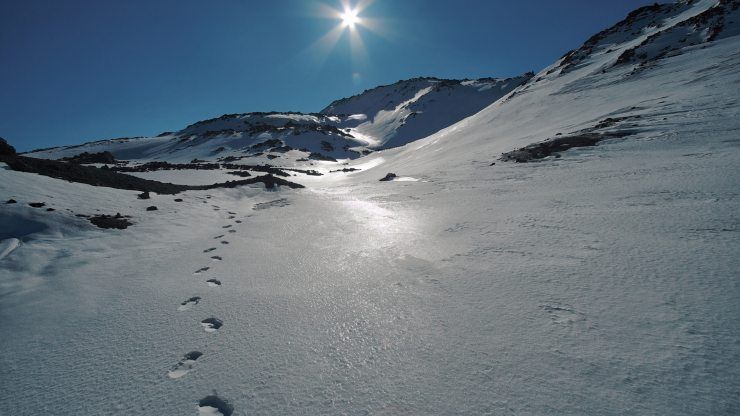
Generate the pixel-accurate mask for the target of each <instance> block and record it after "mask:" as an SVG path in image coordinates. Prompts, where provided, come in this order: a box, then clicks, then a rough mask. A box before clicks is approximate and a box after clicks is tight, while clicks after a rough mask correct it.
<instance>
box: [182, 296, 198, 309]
mask: <svg viewBox="0 0 740 416" xmlns="http://www.w3.org/2000/svg"><path fill="white" fill-rule="evenodd" d="M198 302H200V296H193V297H192V298H190V299H188V300H186V301H183V302H182V303H180V306H178V307H177V310H178V311H186V310H188V309H190V308H192V307H193V306H195V305H197V304H198Z"/></svg>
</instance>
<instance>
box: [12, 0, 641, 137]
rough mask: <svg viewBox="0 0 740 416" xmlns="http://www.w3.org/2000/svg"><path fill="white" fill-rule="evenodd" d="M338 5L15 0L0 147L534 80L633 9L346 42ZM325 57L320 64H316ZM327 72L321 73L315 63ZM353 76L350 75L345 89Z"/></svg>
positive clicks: (429, 19) (514, 6)
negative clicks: (384, 90)
mask: <svg viewBox="0 0 740 416" xmlns="http://www.w3.org/2000/svg"><path fill="white" fill-rule="evenodd" d="M321 3H323V4H327V5H330V6H333V7H335V8H339V7H340V6H339V3H338V1H337V0H327V1H324V2H310V1H298V0H271V1H267V0H265V1H256V0H250V1H247V0H213V1H206V0H64V1H60V0H23V1H9V0H8V1H5V0H3V1H1V2H0V136H2V137H5V138H6V139H7V140H8V141H9V142H10V143H11V144H13V145H15V146H16V147H17V148H18V149H19V150H29V149H32V148H37V147H46V146H53V145H61V144H75V143H81V142H83V141H89V140H97V139H103V138H113V137H124V136H143V135H154V134H157V133H160V132H162V131H166V130H178V129H180V128H183V127H184V126H185V125H187V124H190V123H192V122H194V121H198V120H202V119H205V118H210V117H213V116H218V115H221V114H224V113H238V112H248V111H270V110H296V111H319V110H321V109H322V108H323V107H324V106H326V105H328V104H329V103H330V102H331V101H332V100H334V99H337V98H341V97H344V96H349V95H353V94H356V93H358V92H361V91H363V90H364V89H367V88H371V87H374V86H376V85H380V84H388V83H392V82H395V81H397V80H399V79H406V78H411V77H415V76H437V77H445V78H466V77H467V78H475V77H486V76H495V77H507V76H514V75H518V74H520V73H523V72H526V71H529V70H534V71H538V70H540V69H542V68H543V67H545V66H547V65H549V64H550V63H552V62H553V61H554V60H556V59H557V58H559V57H560V56H561V55H562V54H563V53H565V52H566V51H568V50H569V49H572V48H575V47H577V46H579V45H580V44H581V43H583V41H585V40H586V39H587V38H588V37H589V36H591V35H592V34H594V33H596V32H597V31H599V30H601V29H603V28H605V27H607V26H610V25H611V24H613V23H615V22H617V21H618V20H620V19H622V18H623V17H624V16H625V15H626V14H627V13H628V12H629V11H631V10H632V9H634V8H636V7H638V6H641V5H644V4H649V3H652V1H640V0H619V1H614V0H563V1H552V0H530V1H524V0H516V1H514V0H508V1H495V0H457V1H450V0H375V1H374V2H373V3H372V4H371V5H370V6H369V7H368V8H367V9H365V11H364V12H363V13H362V14H361V16H364V17H372V18H374V19H377V20H378V21H380V22H382V25H383V28H384V30H383V31H382V34H381V35H378V34H375V33H374V32H372V31H369V30H366V29H363V28H362V27H360V28H358V33H359V34H360V36H361V37H362V39H363V41H364V44H365V49H366V57H365V59H362V60H358V59H351V52H350V45H349V41H348V37H347V36H346V33H345V36H343V37H342V38H341V39H340V40H339V42H338V44H337V46H336V48H335V49H334V50H333V52H332V53H331V54H329V55H328V56H322V53H321V52H320V50H319V49H318V48H311V47H310V46H311V45H312V44H313V43H314V42H316V41H317V40H318V39H319V38H321V37H322V36H324V35H325V34H326V33H328V32H329V31H330V30H331V29H332V28H333V27H335V26H336V25H337V24H338V20H334V19H322V18H320V17H318V16H317V10H320V7H319V4H321ZM324 58H325V60H324ZM322 61H323V62H322ZM353 74H355V75H354V76H353Z"/></svg>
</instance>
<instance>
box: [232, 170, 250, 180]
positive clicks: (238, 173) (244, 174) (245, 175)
mask: <svg viewBox="0 0 740 416" xmlns="http://www.w3.org/2000/svg"><path fill="white" fill-rule="evenodd" d="M227 173H228V174H229V175H235V176H241V177H242V178H248V177H250V176H252V174H251V173H249V172H247V171H246V170H232V171H231V172H227Z"/></svg>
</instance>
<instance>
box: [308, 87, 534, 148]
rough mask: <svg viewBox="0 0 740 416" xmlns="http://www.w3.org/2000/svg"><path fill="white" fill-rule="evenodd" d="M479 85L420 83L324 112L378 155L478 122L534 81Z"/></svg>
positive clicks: (335, 104) (343, 101)
mask: <svg viewBox="0 0 740 416" xmlns="http://www.w3.org/2000/svg"><path fill="white" fill-rule="evenodd" d="M532 75H533V74H525V75H522V76H520V77H515V78H507V79H495V78H484V79H477V80H462V81H460V80H442V79H437V78H416V79H411V80H407V81H398V82H397V83H395V84H391V85H384V86H381V87H377V88H373V89H371V90H367V91H365V92H363V93H362V94H359V95H356V96H354V97H350V98H344V99H341V100H337V101H335V102H333V103H331V104H330V105H329V106H328V107H326V108H325V109H324V110H322V111H321V112H322V113H323V114H331V115H334V116H343V117H342V124H341V125H342V127H344V128H347V127H350V129H349V130H348V131H349V132H350V133H352V134H353V135H354V136H356V137H358V138H360V139H363V140H365V141H366V142H367V145H368V147H370V148H373V149H385V148H390V147H397V146H402V145H404V144H406V143H409V142H412V141H414V140H417V139H421V138H423V137H426V136H429V135H430V134H433V133H435V132H437V131H439V130H441V129H443V128H445V127H447V126H450V125H452V124H454V123H456V122H458V121H460V120H462V119H464V118H466V117H469V116H472V115H473V114H475V113H477V112H478V111H480V110H482V109H483V108H485V107H487V106H488V105H490V104H492V103H493V102H495V101H496V100H498V99H499V98H501V97H503V96H504V95H506V94H508V93H509V92H511V91H512V90H513V89H514V88H516V87H518V86H519V85H521V84H522V83H524V82H526V81H527V80H528V79H529V78H531V76H532Z"/></svg>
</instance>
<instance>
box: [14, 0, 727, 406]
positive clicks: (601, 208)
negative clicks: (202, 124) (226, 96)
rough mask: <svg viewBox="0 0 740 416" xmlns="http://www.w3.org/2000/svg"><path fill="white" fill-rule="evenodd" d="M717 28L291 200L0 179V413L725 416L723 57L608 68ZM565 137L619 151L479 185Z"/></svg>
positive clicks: (536, 82)
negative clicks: (102, 223)
mask: <svg viewBox="0 0 740 416" xmlns="http://www.w3.org/2000/svg"><path fill="white" fill-rule="evenodd" d="M716 3H717V2H710V1H702V2H694V3H691V4H689V5H681V6H680V7H676V8H675V9H672V10H671V11H668V12H665V10H663V9H661V10H663V11H661V12H656V13H657V14H656V16H658V17H657V18H655V19H652V20H655V22H654V23H650V24H649V25H647V26H645V27H643V28H641V29H636V28H635V26H633V25H632V24H631V23H630V24H626V25H622V26H617V29H615V31H623V33H621V34H616V32H615V33H612V34H610V35H609V36H608V39H609V40H608V42H609V46H608V47H602V46H603V45H601V44H599V43H598V42H597V43H595V44H584V47H583V49H577V51H578V50H580V51H581V52H583V51H586V50H587V49H589V48H590V49H591V52H589V53H583V54H581V53H578V54H577V55H578V57H577V59H576V58H572V57H571V58H567V55H566V57H564V58H563V60H561V61H558V62H556V63H554V64H553V65H552V66H550V67H548V68H545V69H544V70H542V71H541V72H540V73H538V74H536V75H535V76H534V77H532V79H531V80H530V81H529V82H527V83H525V84H524V85H522V86H521V87H518V88H516V89H514V90H513V91H512V92H511V93H509V94H507V95H506V96H504V97H502V99H500V100H498V101H497V102H495V103H494V104H492V105H490V106H488V107H486V108H485V109H483V110H482V111H480V112H478V113H477V114H475V115H472V116H470V117H468V118H465V119H464V120H462V121H460V122H458V123H456V124H454V125H452V126H450V127H447V128H445V129H442V130H441V131H439V132H437V133H435V134H432V135H430V136H429V137H426V138H422V139H420V140H416V141H413V142H411V143H408V144H406V145H404V146H402V147H398V148H393V149H388V150H382V151H377V152H374V153H372V154H371V155H369V156H365V157H361V158H358V159H354V160H352V161H350V162H348V164H346V165H345V164H342V163H341V162H338V163H332V162H322V164H320V165H317V169H319V170H321V171H322V172H324V173H325V175H323V176H306V175H299V177H297V178H293V179H294V180H297V181H299V182H301V183H303V184H305V185H307V188H306V189H302V190H289V189H280V190H278V191H275V192H268V191H265V190H263V189H261V188H260V187H242V188H235V189H223V190H211V191H188V192H185V193H182V194H180V195H176V196H164V195H152V199H150V200H139V199H137V197H136V194H137V192H133V191H121V190H114V189H108V188H96V187H91V186H87V185H82V184H75V183H67V182H62V181H59V180H56V179H51V178H47V177H41V176H37V175H33V174H27V173H21V172H15V171H10V170H7V169H0V195H2V196H3V199H8V198H13V199H14V200H16V201H17V204H4V205H2V206H0V219H2V221H3V222H2V225H3V228H2V231H3V233H2V239H3V240H6V239H9V238H17V239H19V240H20V241H21V242H22V245H20V246H19V247H18V248H16V249H15V250H14V251H13V252H11V253H10V254H9V255H7V256H6V257H5V258H3V259H1V260H0V297H2V302H0V322H2V330H3V334H4V335H5V336H3V338H2V344H0V345H1V346H2V349H3V352H4V353H3V354H2V356H1V357H0V368H2V373H3V376H2V378H0V391H2V393H0V414H13V415H36V414H142V415H149V414H186V415H187V414H191V415H196V414H199V412H200V413H201V414H216V413H214V412H218V413H222V414H224V413H230V412H231V411H232V410H233V414H234V415H244V414H331V415H334V414H337V415H339V414H369V415H396V414H413V415H426V414H434V415H448V414H465V415H479V414H494V415H498V414H527V415H530V414H531V415H544V414H579V415H594V414H600V415H601V414H606V415H611V414H613V415H623V414H635V415H698V414H701V415H735V414H738V413H740V396H739V395H738V390H739V389H740V381H739V380H740V330H738V326H737V322H738V321H740V302H738V299H739V298H740V285H739V281H738V273H737V271H738V270H740V256H738V255H737V254H738V252H739V251H740V234H738V227H739V226H740V217H739V214H738V213H740V193H739V192H738V189H740V172H739V171H738V166H740V138H738V132H740V102H739V101H738V96H739V92H740V91H739V88H738V85H740V52H739V51H740V37H738V36H735V35H732V36H729V35H728V36H724V37H717V38H715V39H714V40H709V38H708V35H709V32H708V31H707V32H706V33H705V34H706V35H707V36H704V35H702V36H701V37H697V38H696V42H695V44H694V45H686V46H681V45H682V44H681V43H680V39H679V45H678V46H676V45H675V44H674V43H667V44H666V46H669V45H670V48H669V49H671V53H669V54H665V55H664V56H647V57H646V58H645V59H644V60H643V59H642V58H639V59H638V60H634V61H632V60H628V61H625V62H624V63H619V64H617V60H619V57H620V56H621V55H622V54H623V53H624V52H625V51H627V50H629V49H631V48H634V47H635V46H637V45H640V44H642V43H643V42H645V41H646V40H647V38H648V37H650V36H652V35H654V34H655V33H661V32H662V31H669V32H670V31H671V28H672V27H673V26H675V25H679V24H681V23H682V22H685V21H686V20H687V19H691V18H692V17H694V16H697V15H700V14H701V13H703V12H705V11H706V10H709V9H710V8H712V7H714V5H715V4H716ZM722 4H723V5H726V4H727V3H724V2H723V3H722ZM733 4H736V3H731V4H730V6H729V7H728V8H727V11H726V13H734V11H733V9H732V6H733ZM723 7H724V6H723ZM734 10H736V9H734ZM726 16H730V17H725V19H724V23H723V24H724V25H725V26H724V30H725V31H724V32H722V33H726V34H728V33H729V34H731V33H735V32H733V30H735V29H733V28H735V27H736V25H738V24H740V22H738V21H737V19H736V18H735V17H734V15H731V14H726ZM639 19H643V18H642V17H640V18H639ZM639 19H638V20H639ZM647 20H651V19H647ZM652 20H651V21H652ZM641 21H642V20H640V22H641ZM730 22H732V23H730ZM635 24H636V25H638V26H639V25H641V24H642V23H635ZM733 25H734V26H733ZM697 30H700V31H704V30H705V29H704V28H701V27H700V28H699V29H697ZM633 33H637V34H633ZM703 33H704V32H703ZM654 39H657V38H654ZM686 43H688V41H687V42H686ZM674 46H675V48H674ZM609 49H611V52H608V53H607V52H606V51H607V50H609ZM574 56H575V55H574ZM573 62H576V64H574V65H572V66H569V63H573ZM416 91H417V92H418V91H419V90H416ZM415 95H416V93H414V94H413V95H411V97H414V96H415ZM408 99H410V98H407V100H408ZM316 117H319V116H318V115H317V116H316ZM356 120H357V121H363V120H362V117H356ZM584 131H587V132H594V133H604V132H620V133H623V134H627V135H624V136H622V137H621V138H619V139H609V140H606V141H604V142H601V143H599V144H598V145H597V146H595V147H582V148H575V149H571V150H568V151H565V152H563V153H562V154H560V155H558V156H559V157H557V156H555V155H553V156H549V157H547V158H545V159H542V160H541V161H539V162H533V163H511V162H503V161H501V160H500V159H499V156H500V155H501V153H504V152H509V151H511V150H514V149H517V148H520V147H523V146H526V145H530V144H532V143H537V142H541V141H544V140H546V139H550V138H554V137H564V136H568V135H577V134H580V133H582V132H584ZM558 133H560V134H561V135H560V136H558ZM155 140H156V139H155ZM78 153H79V152H78ZM492 163H495V164H494V165H492ZM350 168H355V169H360V170H359V171H350V172H334V173H329V171H330V170H337V169H350ZM389 172H393V173H395V174H396V175H397V177H398V178H404V179H405V180H403V181H398V180H394V181H388V182H379V181H378V180H379V179H380V178H383V177H384V176H385V175H386V174H387V173H389ZM154 173H156V172H154ZM174 174H176V173H173V175H174ZM175 198H182V199H183V201H182V202H176V201H175ZM0 202H4V201H0ZM29 202H45V203H46V207H51V208H54V209H55V211H53V212H46V211H44V209H45V208H31V207H29V206H28V205H27V204H28V203H29ZM150 205H156V206H157V207H158V210H157V211H151V212H149V211H146V207H147V206H150ZM68 210H72V211H74V213H75V214H94V213H98V212H100V213H107V214H115V213H116V212H120V213H121V214H125V215H131V216H132V218H131V220H132V221H133V222H134V223H135V224H134V225H133V226H131V227H129V228H127V229H125V230H100V229H97V228H94V227H93V226H92V225H90V224H89V223H88V222H87V221H86V220H85V219H84V218H78V217H75V216H73V213H72V212H69V211H68ZM98 210H99V211H98ZM9 224H19V225H17V226H13V227H10V226H9ZM6 226H7V227H8V228H7V229H8V230H10V231H9V232H5V230H6ZM211 279H216V280H218V281H219V282H220V283H221V284H220V285H209V284H208V282H207V281H208V280H211ZM196 297H197V300H194V299H195V298H196ZM216 327H217V328H216ZM204 329H208V330H210V332H207V331H206V330H204ZM193 352H197V353H201V354H202V355H197V354H196V355H192V354H193ZM193 358H195V359H193ZM173 375H174V376H176V378H172V377H173ZM208 412H210V413H208Z"/></svg>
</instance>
